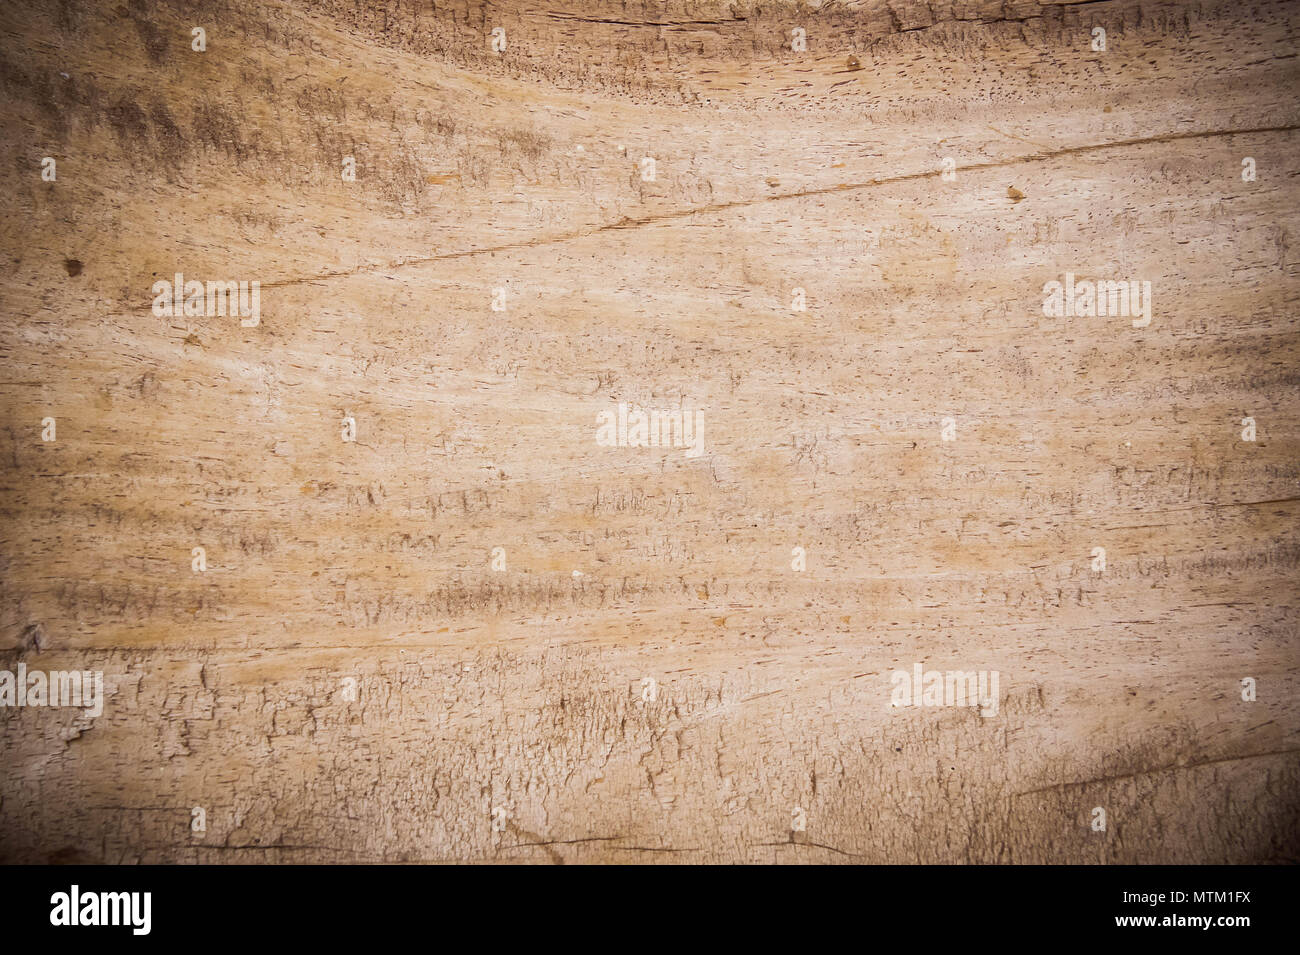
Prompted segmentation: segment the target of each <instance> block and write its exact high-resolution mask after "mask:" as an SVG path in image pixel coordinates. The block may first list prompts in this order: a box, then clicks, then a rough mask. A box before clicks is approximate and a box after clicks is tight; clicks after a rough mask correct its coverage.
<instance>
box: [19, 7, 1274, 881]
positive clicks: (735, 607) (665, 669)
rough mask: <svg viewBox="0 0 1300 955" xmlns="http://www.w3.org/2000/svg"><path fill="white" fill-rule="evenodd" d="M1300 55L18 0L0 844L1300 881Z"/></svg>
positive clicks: (967, 37)
mask: <svg viewBox="0 0 1300 955" xmlns="http://www.w3.org/2000/svg"><path fill="white" fill-rule="evenodd" d="M195 26H202V27H203V28H204V29H205V30H206V37H207V49H206V50H205V51H203V52H196V51H194V50H192V49H191V32H190V31H191V28H192V27H195ZM1097 26H1099V27H1102V28H1104V29H1105V30H1106V38H1107V45H1106V47H1107V48H1106V50H1105V51H1104V52H1101V51H1094V50H1092V49H1091V48H1090V44H1091V38H1092V28H1093V27H1097ZM496 27H501V28H503V29H504V30H505V31H506V37H507V45H506V49H505V51H504V52H501V53H494V52H493V50H492V49H491V34H492V30H493V29H494V28H496ZM1298 27H1300V8H1298V7H1297V5H1295V4H1290V3H1281V2H1268V0H1265V2H1260V3H1253V4H1249V5H1242V4H1239V3H1237V2H1235V0H1225V2H1221V3H1220V2H1206V3H1154V2H1128V0H1115V2H1091V3H1078V4H1068V3H1054V2H1047V0H1043V2H1041V3H1040V2H1036V0H1010V2H1002V0H996V2H975V0H971V2H964V0H957V2H949V0H935V2H931V3H921V2H916V0H891V2H884V0H867V2H862V3H853V2H846V3H838V4H824V5H818V4H815V3H814V4H797V5H795V4H789V3H778V2H772V3H763V4H761V5H759V4H754V3H751V2H749V0H738V2H725V3H724V2H699V3H685V2H676V3H649V2H646V3H616V2H605V0H589V2H582V0H556V2H544V3H541V4H525V3H518V2H506V3H500V4H480V3H476V2H470V0H461V2H453V3H448V4H444V3H442V2H437V3H429V2H428V0H422V2H398V0H391V2H387V3H383V2H368V0H282V2H255V0H221V2H216V3H210V2H203V3H199V2H161V0H122V2H121V4H120V5H114V4H112V3H91V2H88V0H87V2H83V0H63V2H57V3H56V2H53V0H49V2H34V3H17V4H5V5H3V6H2V7H0V96H2V98H3V107H2V110H0V131H2V132H3V136H0V141H2V145H0V149H2V150H3V162H4V169H5V188H4V192H3V212H4V226H3V228H4V232H3V252H4V255H5V266H6V268H5V276H4V278H3V281H2V282H0V294H2V295H3V318H2V321H3V339H2V343H0V379H2V381H0V403H2V407H3V414H4V422H3V423H4V427H5V433H4V435H3V447H0V452H2V454H0V468H3V476H2V480H0V511H2V513H3V537H2V540H3V545H2V547H0V587H2V588H3V590H2V607H3V617H2V618H0V647H2V648H3V651H2V652H0V657H2V658H3V662H2V663H0V667H2V668H5V669H9V670H14V669H15V668H16V666H17V665H18V664H19V663H23V664H26V666H27V667H29V668H33V669H43V670H56V669H66V668H80V669H89V670H102V671H103V673H104V679H105V682H106V693H107V699H106V701H105V705H104V711H103V713H102V715H101V716H99V717H97V718H92V717H90V716H87V715H86V714H84V713H81V712H78V711H75V710H69V709H61V708H60V709H56V708H43V709H42V708H31V707H28V708H17V707H10V708H3V709H0V721H2V723H3V735H2V736H0V774H2V778H0V858H3V859H4V860H8V861H47V860H49V861H95V862H98V861H103V862H114V863H116V862H153V861H178V862H195V861H197V862H228V861H238V862H290V861H293V862H304V861H340V862H342V861H380V860H388V861H434V860H437V861H452V860H463V861H503V862H552V861H553V862H597V861H599V862H688V861H689V862H723V861H748V862H782V863H785V862H795V863H798V862H819V863H820V862H842V861H861V862H993V861H996V862H1016V863H1021V862H1107V863H1112V862H1260V861H1295V860H1296V858H1297V857H1298V856H1300V835H1298V832H1300V826H1298V825H1297V823H1298V822H1300V797H1298V796H1297V784H1298V783H1300V708H1298V707H1297V689H1298V688H1300V672H1298V667H1297V636H1298V635H1297V621H1298V620H1300V614H1298V612H1297V606H1296V587H1295V583H1296V578H1297V567H1298V565H1300V533H1298V531H1300V528H1298V526H1297V516H1298V514H1300V458H1298V457H1297V450H1298V441H1300V390H1298V389H1297V382H1298V375H1300V373H1298V372H1297V367H1298V364H1297V361H1298V359H1300V339H1297V319H1296V306H1297V302H1298V301H1300V253H1297V244H1296V233H1297V228H1298V227H1300V221H1298V220H1297V214H1298V213H1300V179H1298V177H1300V155H1297V147H1298V146H1300V135H1297V133H1298V131H1300V97H1297V92H1298V91H1300V82H1298V81H1300V58H1297V56H1296V53H1297V28H1298ZM795 28H801V29H803V30H805V31H806V36H807V49H806V51H800V50H798V49H795V48H792V47H795V46H797V44H795V43H793V42H792V39H791V37H792V33H791V31H792V30H793V29H795ZM851 58H852V59H851ZM46 156H49V157H53V158H55V159H56V161H57V179H56V181H54V182H47V181H42V179H41V169H42V159H43V157H46ZM347 156H353V157H355V160H356V180H355V181H354V182H347V181H344V179H343V177H342V174H341V171H340V170H341V163H342V161H343V158H344V157H347ZM645 157H653V158H654V160H655V178H654V181H644V180H643V178H642V165H641V160H642V159H643V158H645ZM1245 157H1251V158H1253V159H1254V160H1255V161H1256V164H1257V179H1256V180H1255V181H1251V182H1247V181H1243V178H1242V174H1241V173H1242V160H1243V159H1244V158H1245ZM945 159H952V160H953V166H955V170H956V178H955V180H949V179H945V178H944V176H943V174H942V173H943V168H944V160H945ZM177 271H180V272H183V273H184V274H185V275H186V276H187V277H188V278H194V279H200V280H233V281H241V280H250V281H251V280H256V281H259V282H261V288H262V291H261V323H260V325H258V326H257V327H243V326H241V324H240V321H239V319H238V318H231V317H229V316H226V317H207V316H200V317H190V318H185V317H179V318H172V317H162V318H160V317H158V316H156V315H155V314H154V313H153V311H152V310H151V302H152V299H153V295H152V292H151V286H152V284H153V283H154V282H155V281H156V280H158V279H159V278H170V277H171V276H172V275H173V273H175V272H177ZM1067 272H1070V273H1073V274H1074V275H1076V276H1077V277H1079V278H1080V279H1082V278H1088V279H1100V278H1104V279H1125V280H1127V279H1137V280H1145V281H1150V282H1151V285H1152V302H1153V309H1152V321H1151V323H1150V325H1149V326H1146V327H1139V328H1135V327H1133V325H1132V323H1131V322H1130V321H1129V319H1128V318H1124V317H1069V318H1057V317H1049V316H1046V315H1044V311H1043V299H1044V291H1043V289H1044V284H1045V283H1048V282H1051V281H1053V280H1058V281H1063V277H1064V275H1065V273H1067ZM74 273H75V274H74ZM497 288H504V289H506V296H505V310H504V311H494V310H493V308H492V304H493V290H494V289H497ZM796 288H802V289H804V290H805V294H806V302H807V310H806V311H802V312H799V311H794V310H792V308H791V304H792V300H793V294H794V293H793V290H794V289H796ZM618 402H628V403H631V404H639V405H641V406H642V407H645V408H654V409H662V410H672V409H678V408H681V407H682V406H683V405H684V406H686V407H687V408H689V409H698V410H699V411H700V414H701V420H702V423H703V442H704V443H703V453H702V454H701V455H700V456H698V457H689V456H688V455H687V454H686V453H685V452H684V451H683V450H682V449H663V448H610V447H602V446H600V445H598V443H597V441H596V422H597V415H598V414H599V413H600V412H601V411H604V410H606V409H611V408H613V407H615V406H616V405H617V403H618ZM46 417H53V418H55V419H56V421H57V437H56V439H55V440H54V441H52V442H46V441H43V440H42V434H41V432H42V424H41V422H42V419H44V418H46ZM347 417H351V418H353V419H354V420H355V422H356V441H355V442H352V443H348V442H345V441H344V440H343V439H342V431H341V429H342V427H343V421H344V419H345V418H347ZM1243 417H1253V418H1254V419H1255V421H1256V422H1257V428H1258V434H1257V440H1256V441H1255V442H1248V441H1244V440H1242V437H1241V432H1242V425H1241V423H1240V422H1241V419H1242V418H1243ZM945 418H951V419H953V423H954V424H955V428H956V433H955V440H952V441H944V440H943V439H942V435H941V431H942V423H943V419H945ZM196 546H201V547H203V548H205V550H206V555H207V570H206V572H203V573H196V572H194V571H193V570H192V568H191V552H192V548H194V547H196ZM496 547H501V548H504V550H505V558H506V569H505V570H504V571H494V570H493V569H492V566H491V561H492V556H491V555H492V551H493V548H496ZM795 547H803V548H805V549H806V555H807V556H806V570H804V571H802V572H799V571H796V570H794V569H793V567H792V550H793V548H795ZM1095 547H1104V548H1105V550H1106V567H1105V570H1104V571H1096V570H1094V569H1093V566H1092V556H1091V555H1092V552H1093V548H1095ZM575 571H576V572H578V573H579V574H580V576H576V575H575V573H574V572H575ZM916 663H922V664H924V666H925V667H926V668H935V669H939V670H953V669H963V670H968V671H974V670H989V671H992V670H996V671H998V673H999V674H1000V678H1001V699H1000V705H999V708H998V711H997V713H996V715H994V716H989V717H983V716H980V715H979V714H978V713H977V712H976V711H974V710H972V709H970V708H942V707H917V708H895V707H892V706H891V680H890V676H891V673H892V672H893V671H894V670H895V669H902V670H907V671H910V670H911V668H912V667H913V665H914V664H916ZM1246 677H1250V678H1254V679H1255V680H1256V681H1257V684H1258V699H1257V700H1256V701H1255V702H1246V701H1244V700H1243V699H1242V684H1241V681H1242V679H1243V678H1246ZM348 678H351V679H354V680H356V681H357V699H356V701H355V702H353V701H350V700H348V699H347V696H348V693H347V690H346V686H347V684H346V682H345V681H346V680H347V679H348ZM647 678H648V679H652V680H654V681H656V683H655V686H656V687H657V689H656V691H655V692H654V693H650V692H647V691H646V689H645V688H646V687H648V686H649V684H647V683H645V682H644V681H645V680H647ZM643 697H653V698H651V699H645V698H643ZM194 807H202V808H203V809H204V810H205V813H206V821H207V825H206V831H204V832H194V831H192V827H191V819H192V810H193V808H194ZM795 807H798V808H799V809H800V810H802V811H803V813H804V815H805V817H806V829H805V830H802V831H792V818H793V814H794V810H795ZM1095 807H1103V808H1104V809H1105V810H1106V812H1107V818H1108V827H1107V829H1106V831H1104V832H1098V831H1093V828H1092V825H1091V822H1092V819H1093V810H1094V808H1095ZM494 809H496V810H499V811H498V812H497V813H496V815H494ZM494 823H495V828H494Z"/></svg>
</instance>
